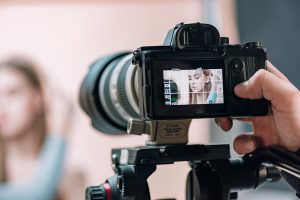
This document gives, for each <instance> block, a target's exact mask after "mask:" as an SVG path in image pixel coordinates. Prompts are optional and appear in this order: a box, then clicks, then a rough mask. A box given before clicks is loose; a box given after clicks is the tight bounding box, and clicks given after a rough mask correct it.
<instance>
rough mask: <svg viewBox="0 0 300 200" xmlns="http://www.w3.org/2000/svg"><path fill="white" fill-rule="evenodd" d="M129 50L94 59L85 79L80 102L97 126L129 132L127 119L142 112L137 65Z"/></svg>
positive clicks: (111, 130)
mask: <svg viewBox="0 0 300 200" xmlns="http://www.w3.org/2000/svg"><path fill="white" fill-rule="evenodd" d="M131 59H132V54H131V53H130V52H119V53H114V54H111V55H108V56H105V57H102V58H100V59H98V60H97V61H95V62H94V63H93V64H92V65H91V66H90V69H89V72H88V74H87V75H86V77H85V79H84V80H83V82H82V84H81V88H80V93H79V102H80V105H81V107H82V108H83V110H84V111H85V112H86V113H87V114H88V116H89V117H90V119H91V121H92V126H93V127H94V128H96V129H97V130H99V131H101V132H103V133H106V134H110V135H120V134H126V129H127V122H128V119H129V118H131V117H133V118H137V117H138V116H139V114H138V113H139V109H138V95H137V90H138V80H137V73H136V66H135V65H132V64H131Z"/></svg>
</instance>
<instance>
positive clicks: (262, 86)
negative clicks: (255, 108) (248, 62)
mask: <svg viewBox="0 0 300 200" xmlns="http://www.w3.org/2000/svg"><path fill="white" fill-rule="evenodd" d="M234 92H235V94H236V95H237V96H239V97H241V98H248V99H260V98H266V99H267V100H269V101H271V103H272V105H273V106H275V107H277V108H278V109H280V110H284V109H285V107H288V106H289V105H291V104H292V103H293V102H289V101H292V100H293V99H295V98H291V97H293V95H295V94H297V93H298V89H297V88H296V87H295V86H293V85H292V84H291V83H289V82H287V81H284V80H282V79H280V78H278V77H277V76H275V75H274V74H272V73H270V72H268V71H266V70H258V71H257V72H256V73H255V74H254V75H253V76H252V77H251V78H250V79H249V80H248V81H246V82H243V83H241V84H238V85H237V86H235V88H234ZM288 97H290V98H288Z"/></svg>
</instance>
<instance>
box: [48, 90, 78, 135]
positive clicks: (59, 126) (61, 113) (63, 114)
mask: <svg viewBox="0 0 300 200" xmlns="http://www.w3.org/2000/svg"><path fill="white" fill-rule="evenodd" d="M44 102H45V107H46V111H45V112H46V122H47V128H48V132H49V133H50V134H52V135H53V134H55V135H60V136H63V137H65V136H67V134H68V132H69V131H70V125H71V121H72V111H73V106H72V103H71V101H70V100H69V99H68V98H67V97H66V95H65V94H64V93H63V92H62V91H61V90H59V89H58V88H55V89H48V90H47V91H46V95H45V100H44Z"/></svg>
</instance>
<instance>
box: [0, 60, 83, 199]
mask: <svg viewBox="0 0 300 200" xmlns="http://www.w3.org/2000/svg"><path fill="white" fill-rule="evenodd" d="M45 92H46V91H44V86H43V85H42V81H41V79H40V75H39V74H38V72H37V70H36V69H35V67H34V65H33V64H32V63H31V62H29V61H27V60H26V59H21V58H14V59H10V60H8V61H6V62H3V63H0V159H1V160H0V200H4V199H5V200H12V199H14V200H15V199H23V200H42V199H43V200H53V199H59V200H61V199H63V200H68V199H70V200H71V199H72V200H75V199H82V198H83V196H81V195H80V196H79V195H78V193H79V191H81V190H82V189H83V183H82V179H81V178H78V177H80V174H76V173H73V174H72V176H66V175H65V174H64V176H62V174H63V173H62V172H63V166H64V155H65V150H66V139H67V135H68V132H69V128H70V122H71V120H70V119H71V110H72V109H71V106H70V103H69V102H68V101H67V99H66V98H65V97H64V96H63V95H62V94H61V93H59V92H58V91H55V92H54V93H51V94H48V95H45V94H44V93H45ZM47 92H48V93H50V92H49V91H47ZM66 171H67V172H70V171H71V170H68V169H66ZM67 174H70V173H67ZM61 176H62V177H61ZM76 176H77V177H76ZM66 179H69V181H68V180H66ZM70 180H73V181H70ZM74 180H76V181H74ZM70 182H72V184H70ZM65 183H68V184H65Z"/></svg>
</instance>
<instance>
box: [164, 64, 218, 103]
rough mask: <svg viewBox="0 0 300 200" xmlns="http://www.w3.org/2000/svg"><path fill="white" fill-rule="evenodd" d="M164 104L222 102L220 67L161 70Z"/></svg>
mask: <svg viewBox="0 0 300 200" xmlns="http://www.w3.org/2000/svg"><path fill="white" fill-rule="evenodd" d="M163 78H164V96H165V105H193V104H223V103H224V95H223V75H222V69H206V68H205V69H203V68H196V69H189V70H181V69H176V68H173V69H171V70H163Z"/></svg>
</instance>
